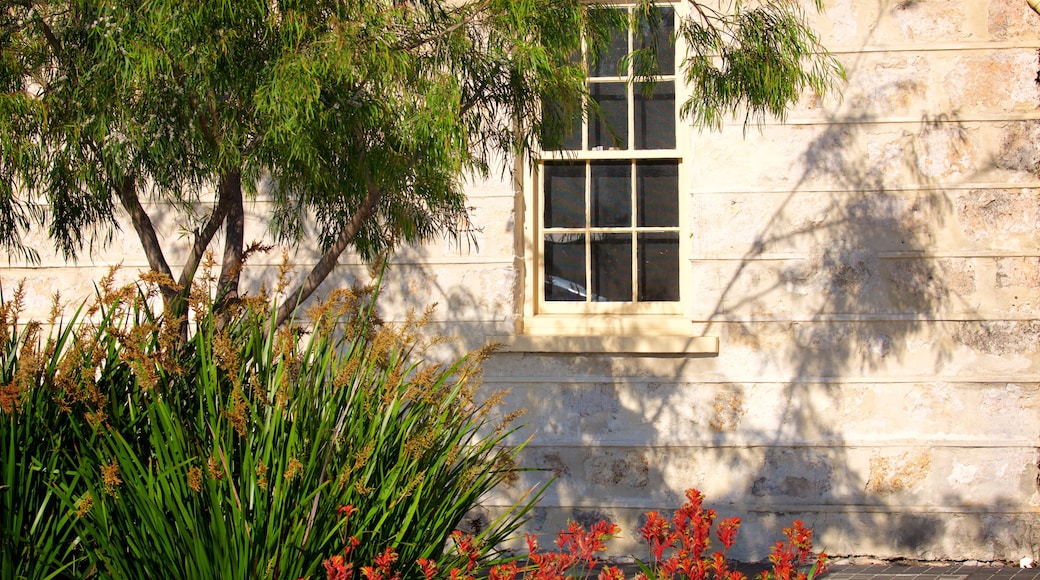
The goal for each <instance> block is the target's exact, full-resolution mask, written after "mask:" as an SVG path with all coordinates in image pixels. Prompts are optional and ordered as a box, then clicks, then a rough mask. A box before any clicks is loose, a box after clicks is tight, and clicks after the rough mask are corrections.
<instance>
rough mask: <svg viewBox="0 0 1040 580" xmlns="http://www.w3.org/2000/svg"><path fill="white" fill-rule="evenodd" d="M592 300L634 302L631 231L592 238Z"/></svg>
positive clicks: (598, 235) (597, 235)
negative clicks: (629, 232)
mask: <svg viewBox="0 0 1040 580" xmlns="http://www.w3.org/2000/svg"><path fill="white" fill-rule="evenodd" d="M592 300H593V301H605V302H631V301H632V236H631V234H596V235H595V236H594V237H593V239H592Z"/></svg>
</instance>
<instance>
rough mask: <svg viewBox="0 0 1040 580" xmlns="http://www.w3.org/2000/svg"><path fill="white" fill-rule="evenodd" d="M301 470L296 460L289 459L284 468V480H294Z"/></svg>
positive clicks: (301, 467)
mask: <svg viewBox="0 0 1040 580" xmlns="http://www.w3.org/2000/svg"><path fill="white" fill-rule="evenodd" d="M302 470H303V464H302V463H300V460H299V459H296V458H295V457H292V458H290V459H289V464H288V465H286V466H285V476H284V477H285V480H286V481H292V480H293V479H295V478H296V476H297V475H299V474H300V471H302Z"/></svg>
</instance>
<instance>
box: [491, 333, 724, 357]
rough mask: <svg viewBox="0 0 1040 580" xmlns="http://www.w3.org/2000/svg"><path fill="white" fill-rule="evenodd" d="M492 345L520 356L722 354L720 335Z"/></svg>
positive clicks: (504, 339) (526, 339) (521, 340)
mask: <svg viewBox="0 0 1040 580" xmlns="http://www.w3.org/2000/svg"><path fill="white" fill-rule="evenodd" d="M491 342H494V343H497V344H498V345H499V348H498V352H501V353H517V354H521V353H543V354H605V355H658V356H661V355H673V356H674V355H679V356H687V357H715V356H718V355H719V338H718V337H717V336H611V335H602V336H569V335H514V336H496V337H491Z"/></svg>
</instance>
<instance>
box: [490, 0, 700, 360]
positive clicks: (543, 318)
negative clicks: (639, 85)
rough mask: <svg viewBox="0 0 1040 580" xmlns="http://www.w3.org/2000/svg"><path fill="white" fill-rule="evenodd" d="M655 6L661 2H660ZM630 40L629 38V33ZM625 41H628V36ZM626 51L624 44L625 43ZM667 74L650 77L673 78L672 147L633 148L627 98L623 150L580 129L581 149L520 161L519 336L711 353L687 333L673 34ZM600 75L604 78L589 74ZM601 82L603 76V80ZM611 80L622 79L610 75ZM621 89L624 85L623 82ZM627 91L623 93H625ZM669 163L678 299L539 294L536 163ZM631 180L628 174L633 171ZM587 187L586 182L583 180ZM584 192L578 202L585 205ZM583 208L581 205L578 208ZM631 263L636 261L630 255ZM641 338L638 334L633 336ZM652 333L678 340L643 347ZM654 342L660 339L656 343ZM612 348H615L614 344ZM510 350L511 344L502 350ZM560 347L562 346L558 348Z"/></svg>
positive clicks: (682, 130) (686, 248)
mask: <svg viewBox="0 0 1040 580" xmlns="http://www.w3.org/2000/svg"><path fill="white" fill-rule="evenodd" d="M614 5H616V6H620V7H629V6H633V5H634V3H630V2H618V3H615V4H614ZM662 5H666V4H664V3H662ZM667 5H668V6H670V7H672V8H673V9H674V10H675V13H676V18H677V23H678V19H681V18H682V15H683V10H684V9H685V3H682V2H675V3H667ZM629 38H630V39H631V38H632V35H629ZM630 42H631V40H630ZM630 49H631V46H630ZM675 54H676V59H675V60H676V62H675V67H676V69H675V71H674V74H673V75H661V76H659V77H658V78H659V79H660V80H663V81H668V80H674V81H675V123H676V126H675V140H676V143H675V149H642V150H640V149H635V148H634V142H635V141H634V140H635V134H634V133H635V131H634V127H635V125H634V114H635V106H636V103H635V100H634V99H627V101H628V113H627V114H628V124H629V128H630V129H632V130H630V131H629V136H628V138H629V145H630V146H629V148H628V149H626V150H604V151H590V150H589V147H588V130H587V129H584V128H585V127H587V125H583V129H584V130H583V131H582V150H581V151H579V152H577V154H576V153H575V152H574V151H541V152H535V153H534V154H532V157H531V159H528V160H521V161H519V163H521V164H522V167H518V173H517V174H518V175H521V176H522V178H521V179H520V183H519V184H518V185H519V186H520V188H521V189H522V192H523V208H522V210H523V211H522V215H523V216H524V231H523V245H524V259H523V265H524V276H523V279H524V288H523V304H524V307H523V322H522V329H521V333H522V334H524V335H531V336H538V335H545V336H558V337H583V336H585V337H588V336H604V335H613V336H617V337H636V338H635V339H634V340H635V342H625V343H624V345H625V347H624V348H622V350H624V351H632V352H647V351H677V352H698V353H704V354H713V353H717V352H718V339H717V338H714V337H707V338H699V339H693V340H692V342H691V339H690V334H691V332H692V330H693V324H692V322H691V321H690V319H689V316H688V312H689V311H690V304H689V303H690V300H691V297H690V293H691V288H692V286H693V285H692V281H691V279H690V277H691V268H690V253H691V243H690V236H691V231H690V216H689V215H688V214H689V211H690V200H689V192H690V173H691V171H690V169H691V167H690V165H691V162H690V160H691V151H690V149H691V140H692V139H691V137H692V127H691V126H690V125H689V124H688V123H684V122H683V121H682V119H681V116H680V108H681V107H682V104H683V103H684V102H685V101H686V100H687V99H688V98H689V93H688V90H687V88H686V86H685V83H683V82H682V74H681V62H682V55H684V54H685V46H684V45H683V43H682V39H681V37H678V35H677V38H676V45H675ZM596 78H597V79H605V77H596ZM606 80H609V79H606ZM616 80H627V79H622V78H621V77H618V79H616ZM629 90H630V91H631V90H632V88H631V86H630V88H629ZM630 94H631V93H630ZM672 159H674V160H677V161H678V168H679V172H678V174H679V178H678V189H679V191H678V195H679V199H678V208H679V226H678V232H679V273H678V276H679V300H678V301H676V302H644V303H638V302H633V303H621V302H605V303H598V302H562V301H561V302H550V301H546V300H545V299H544V288H543V284H544V279H545V270H544V260H543V259H542V256H541V248H542V240H543V239H544V233H545V231H544V226H543V223H542V222H543V217H544V208H543V205H542V204H543V199H542V192H541V171H542V167H543V163H544V162H547V161H557V160H559V161H577V162H589V161H593V162H594V161H600V160H606V161H609V160H628V161H632V160H636V161H638V160H672ZM633 179H635V175H633ZM586 187H588V184H586ZM587 200H588V196H586V204H588V201H587ZM588 211H589V208H588V207H586V212H588ZM634 260H636V261H637V260H638V258H634ZM639 337H642V338H639ZM653 337H658V338H659V339H661V340H666V341H667V339H679V342H675V341H672V342H671V343H669V344H664V345H661V344H658V345H657V346H654V345H653V344H649V345H648V344H647V343H646V340H647V339H652V338H653ZM569 342H570V343H573V344H580V345H584V346H582V347H581V348H579V349H578V350H588V343H587V341H582V340H570V341H569ZM657 342H660V340H658V341H657ZM557 346H559V345H549V346H547V347H545V349H544V350H546V351H549V350H553V349H555V348H557ZM614 346H620V345H614ZM510 350H513V349H510ZM523 350H529V351H540V350H543V349H542V348H541V347H539V346H538V345H537V344H528V345H527V348H524V349H523ZM562 350H567V349H566V348H563V349H562Z"/></svg>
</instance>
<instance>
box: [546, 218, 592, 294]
mask: <svg viewBox="0 0 1040 580" xmlns="http://www.w3.org/2000/svg"><path fill="white" fill-rule="evenodd" d="M587 286H588V284H586V283H585V236H584V234H549V235H546V236H545V299H546V300H547V301H550V302H584V301H585V297H586V294H587V291H586V287H587Z"/></svg>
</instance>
